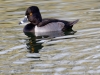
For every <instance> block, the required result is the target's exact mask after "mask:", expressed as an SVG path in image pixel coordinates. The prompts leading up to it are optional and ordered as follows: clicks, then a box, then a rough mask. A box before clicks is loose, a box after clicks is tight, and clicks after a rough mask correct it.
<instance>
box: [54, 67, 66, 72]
mask: <svg viewBox="0 0 100 75" xmlns="http://www.w3.org/2000/svg"><path fill="white" fill-rule="evenodd" d="M66 69H67V68H64V67H60V68H55V69H54V71H56V72H61V71H64V70H66Z"/></svg>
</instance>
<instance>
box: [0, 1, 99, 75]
mask: <svg viewBox="0 0 100 75" xmlns="http://www.w3.org/2000/svg"><path fill="white" fill-rule="evenodd" d="M32 5H36V6H38V7H39V8H40V11H41V14H42V16H43V18H48V17H50V18H58V19H63V20H75V19H80V21H79V22H78V23H77V24H76V25H74V27H73V30H75V31H77V32H76V33H75V34H74V35H62V36H61V35H57V37H56V36H52V37H50V36H44V37H41V36H40V37H37V38H35V37H31V38H30V37H28V36H26V35H25V34H24V33H23V27H24V26H23V25H18V23H19V20H20V19H21V18H23V17H24V13H25V10H26V8H27V7H29V6H32ZM99 8H100V1H99V0H50V1H49V0H48V1H46V0H43V1H40V0H28V1H27V0H14V1H13V0H1V1H0V15H1V16H0V75H99V74H100V53H99V52H100V22H99V20H100V17H99V15H100V13H99V12H100V9H99ZM54 37H55V38H54Z"/></svg>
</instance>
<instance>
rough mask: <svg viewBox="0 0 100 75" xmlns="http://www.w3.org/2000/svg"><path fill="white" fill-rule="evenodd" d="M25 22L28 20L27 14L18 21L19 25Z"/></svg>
mask: <svg viewBox="0 0 100 75" xmlns="http://www.w3.org/2000/svg"><path fill="white" fill-rule="evenodd" d="M27 22H28V19H27V16H25V17H24V18H23V19H22V20H21V21H20V22H19V25H20V24H24V23H27Z"/></svg>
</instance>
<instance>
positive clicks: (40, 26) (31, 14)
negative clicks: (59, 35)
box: [19, 6, 79, 32]
mask: <svg viewBox="0 0 100 75" xmlns="http://www.w3.org/2000/svg"><path fill="white" fill-rule="evenodd" d="M26 21H28V22H29V23H28V24H27V25H26V26H25V27H24V29H23V31H24V32H52V31H64V30H72V27H73V25H74V24H76V23H77V22H78V21H79V19H76V20H74V21H66V20H60V19H53V18H42V16H41V13H40V10H39V8H38V7H37V6H30V7H28V8H27V10H26V12H25V17H24V19H23V20H22V21H20V22H19V24H23V23H24V22H26Z"/></svg>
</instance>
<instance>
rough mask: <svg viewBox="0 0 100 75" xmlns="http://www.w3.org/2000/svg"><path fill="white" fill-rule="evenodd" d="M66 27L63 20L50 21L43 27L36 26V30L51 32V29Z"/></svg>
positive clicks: (58, 29)
mask: <svg viewBox="0 0 100 75" xmlns="http://www.w3.org/2000/svg"><path fill="white" fill-rule="evenodd" d="M63 27H64V23H62V22H53V23H49V24H47V25H45V26H42V27H37V26H35V32H50V31H61V30H62V29H63Z"/></svg>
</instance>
